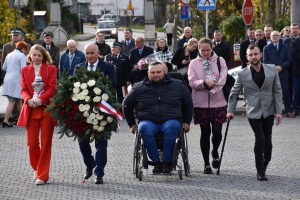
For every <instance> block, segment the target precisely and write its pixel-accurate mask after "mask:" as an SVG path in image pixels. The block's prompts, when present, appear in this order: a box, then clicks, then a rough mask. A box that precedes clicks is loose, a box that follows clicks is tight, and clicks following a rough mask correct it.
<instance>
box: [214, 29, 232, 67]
mask: <svg viewBox="0 0 300 200" xmlns="http://www.w3.org/2000/svg"><path fill="white" fill-rule="evenodd" d="M213 51H214V52H215V53H216V54H217V55H218V56H219V57H223V58H224V60H225V61H226V65H227V66H228V63H229V61H230V58H231V56H232V55H231V49H230V46H229V43H227V42H224V41H222V33H221V31H219V30H216V31H215V32H214V43H213Z"/></svg>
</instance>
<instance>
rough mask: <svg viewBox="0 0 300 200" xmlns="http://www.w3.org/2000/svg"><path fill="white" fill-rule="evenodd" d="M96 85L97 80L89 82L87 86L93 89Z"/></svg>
mask: <svg viewBox="0 0 300 200" xmlns="http://www.w3.org/2000/svg"><path fill="white" fill-rule="evenodd" d="M95 83H96V81H95V80H89V81H88V82H87V85H88V86H89V87H92V86H94V85H95Z"/></svg>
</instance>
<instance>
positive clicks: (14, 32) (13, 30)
mask: <svg viewBox="0 0 300 200" xmlns="http://www.w3.org/2000/svg"><path fill="white" fill-rule="evenodd" d="M10 32H11V34H12V35H17V34H21V35H23V36H24V35H25V32H24V31H23V30H22V29H21V28H11V29H10Z"/></svg>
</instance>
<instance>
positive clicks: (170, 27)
mask: <svg viewBox="0 0 300 200" xmlns="http://www.w3.org/2000/svg"><path fill="white" fill-rule="evenodd" d="M173 30H174V24H173V23H171V20H170V19H168V22H167V23H166V24H165V25H164V32H165V33H166V34H167V41H168V46H172V38H173Z"/></svg>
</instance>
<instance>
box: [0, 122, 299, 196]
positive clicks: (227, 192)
mask: <svg viewBox="0 0 300 200" xmlns="http://www.w3.org/2000/svg"><path fill="white" fill-rule="evenodd" d="M299 121H300V120H299V118H295V119H289V118H288V119H287V118H284V120H283V123H282V124H281V125H279V126H276V127H274V131H273V157H272V161H271V163H270V166H269V167H268V171H267V176H268V178H269V181H267V182H259V181H257V180H256V170H255V165H254V153H253V144H254V136H253V133H252V131H251V128H250V126H249V125H248V121H247V119H246V118H245V117H242V116H237V117H236V119H234V120H233V121H232V122H231V124H230V127H229V134H228V137H227V142H226V147H225V153H224V160H223V162H222V167H221V173H220V175H216V173H215V171H214V174H213V175H205V174H202V171H203V159H202V155H201V151H200V148H199V135H200V131H199V127H198V126H194V125H192V126H191V132H190V133H188V145H189V150H190V155H189V158H190V164H191V174H190V176H189V177H185V176H183V180H179V177H178V175H177V173H175V174H174V175H173V176H151V175H149V176H146V175H145V177H144V179H143V181H139V180H138V179H136V178H135V176H134V175H133V174H132V149H133V142H134V136H133V135H132V134H131V133H130V132H129V128H128V127H127V124H126V122H125V121H123V122H122V123H121V132H119V133H114V134H113V136H112V139H111V140H110V141H109V147H108V155H109V158H108V164H107V166H106V170H105V173H106V174H105V177H104V181H105V182H104V185H95V184H94V178H90V179H89V180H88V181H87V182H86V183H81V181H82V176H83V172H84V170H85V166H84V164H83V161H82V157H81V154H80V151H79V148H78V145H77V142H73V141H72V139H71V138H67V137H63V138H62V139H59V135H57V134H55V135H54V138H53V151H52V161H51V171H50V180H49V181H48V183H47V184H46V185H43V186H36V185H34V182H32V181H31V179H32V175H33V170H32V169H31V167H30V164H29V160H28V153H27V146H26V137H25V130H24V128H21V127H14V128H0V150H1V154H0V178H1V179H0V199H1V200H6V199H28V200H34V199H63V200H66V199H72V200H73V199H80V200H81V199H181V200H183V199H300V190H299V189H300V171H299V163H300V157H299V152H300V139H299V134H300V131H299V129H300V126H299ZM223 129H225V126H224V127H223ZM57 131H58V130H57V129H56V132H57ZM93 150H94V148H93ZM144 174H145V173H144Z"/></svg>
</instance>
